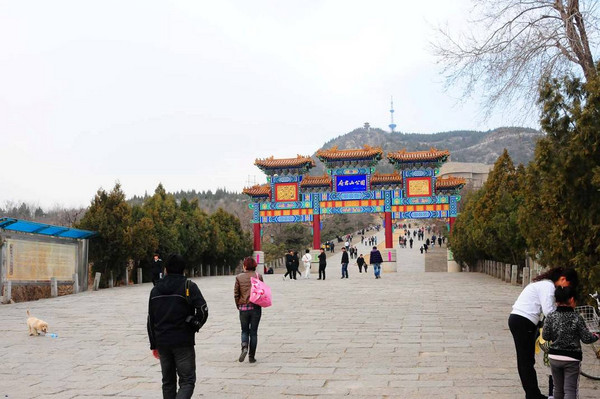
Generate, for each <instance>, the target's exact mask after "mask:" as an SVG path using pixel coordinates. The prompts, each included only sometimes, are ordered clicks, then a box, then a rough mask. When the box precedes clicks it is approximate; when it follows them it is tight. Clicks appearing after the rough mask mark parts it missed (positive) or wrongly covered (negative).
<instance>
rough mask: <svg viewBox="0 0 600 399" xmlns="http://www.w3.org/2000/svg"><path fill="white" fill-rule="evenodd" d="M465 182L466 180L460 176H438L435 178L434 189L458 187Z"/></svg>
mask: <svg viewBox="0 0 600 399" xmlns="http://www.w3.org/2000/svg"><path fill="white" fill-rule="evenodd" d="M466 183H467V180H465V179H463V178H462V177H454V176H448V177H446V178H443V177H440V178H437V179H435V188H436V189H438V190H439V189H442V190H443V189H449V188H460V187H462V186H464V185H465V184H466Z"/></svg>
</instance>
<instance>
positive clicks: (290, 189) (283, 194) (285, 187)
mask: <svg viewBox="0 0 600 399" xmlns="http://www.w3.org/2000/svg"><path fill="white" fill-rule="evenodd" d="M275 201H298V184H297V183H279V184H276V185H275Z"/></svg>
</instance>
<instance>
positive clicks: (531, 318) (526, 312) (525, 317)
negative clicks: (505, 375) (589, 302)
mask: <svg viewBox="0 0 600 399" xmlns="http://www.w3.org/2000/svg"><path fill="white" fill-rule="evenodd" d="M578 282H579V280H578V277H577V272H576V271H575V270H574V269H566V268H563V267H555V268H553V269H550V270H548V271H547V272H545V273H543V274H540V275H539V276H537V277H536V278H534V279H533V281H532V282H531V284H528V285H527V287H525V288H524V289H523V291H522V292H521V294H520V295H519V297H518V298H517V300H516V302H515V303H514V305H513V309H512V312H511V313H510V316H509V317H508V327H509V328H510V332H511V334H512V336H513V340H514V341H515V349H516V351H517V368H518V370H519V377H520V378H521V384H522V386H523V390H525V397H526V399H540V398H546V396H545V395H542V393H541V392H540V388H539V386H538V380H537V374H536V372H535V367H534V366H535V340H536V336H537V330H538V323H539V322H540V314H541V313H543V314H544V315H547V314H549V313H551V312H553V311H554V310H555V309H556V303H555V301H554V290H555V289H556V287H569V286H570V287H575V288H576V287H577V284H578Z"/></svg>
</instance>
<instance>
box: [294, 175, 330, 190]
mask: <svg viewBox="0 0 600 399" xmlns="http://www.w3.org/2000/svg"><path fill="white" fill-rule="evenodd" d="M300 187H302V188H305V187H331V176H329V175H327V174H325V175H323V176H304V178H303V179H302V182H301V183H300Z"/></svg>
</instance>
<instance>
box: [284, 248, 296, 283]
mask: <svg viewBox="0 0 600 399" xmlns="http://www.w3.org/2000/svg"><path fill="white" fill-rule="evenodd" d="M293 268H294V251H292V250H291V249H290V250H289V251H288V253H287V254H285V270H286V271H285V274H284V275H283V279H284V280H285V278H286V277H287V276H288V274H289V276H290V280H293V279H294V276H293V275H292V274H293V273H292V270H293Z"/></svg>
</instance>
